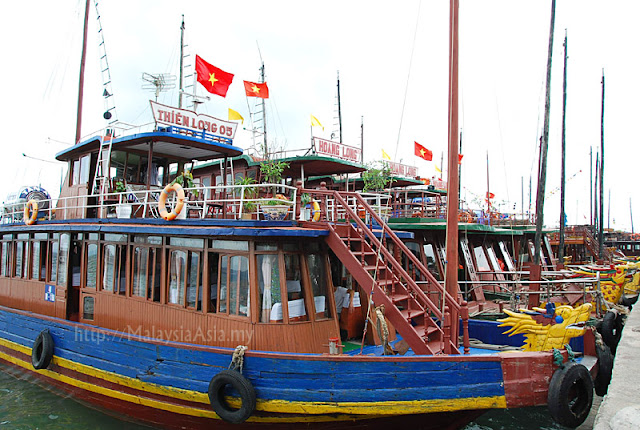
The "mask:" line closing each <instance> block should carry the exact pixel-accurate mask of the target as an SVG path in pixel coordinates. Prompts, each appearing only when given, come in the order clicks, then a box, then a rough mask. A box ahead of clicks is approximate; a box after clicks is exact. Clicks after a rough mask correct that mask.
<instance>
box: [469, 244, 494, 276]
mask: <svg viewBox="0 0 640 430" xmlns="http://www.w3.org/2000/svg"><path fill="white" fill-rule="evenodd" d="M473 254H474V255H475V257H476V266H477V271H478V272H491V267H490V266H489V260H487V256H486V255H485V253H484V249H482V246H476V247H475V248H473Z"/></svg>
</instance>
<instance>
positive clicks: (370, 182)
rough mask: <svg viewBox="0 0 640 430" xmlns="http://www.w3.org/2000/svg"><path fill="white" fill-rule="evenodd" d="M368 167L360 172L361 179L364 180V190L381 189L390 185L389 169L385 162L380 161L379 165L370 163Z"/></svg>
mask: <svg viewBox="0 0 640 430" xmlns="http://www.w3.org/2000/svg"><path fill="white" fill-rule="evenodd" d="M377 166H380V167H377ZM368 167H369V168H368V170H366V171H364V172H362V174H361V177H362V181H363V182H364V189H363V191H364V192H367V191H382V190H384V189H385V188H387V187H389V186H391V183H392V181H393V179H392V178H391V169H389V166H388V165H387V164H386V163H382V164H381V165H380V164H376V163H372V164H370V165H369V166H368Z"/></svg>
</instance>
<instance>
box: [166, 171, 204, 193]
mask: <svg viewBox="0 0 640 430" xmlns="http://www.w3.org/2000/svg"><path fill="white" fill-rule="evenodd" d="M173 184H180V185H181V186H182V187H183V188H195V186H196V184H195V183H194V182H193V174H192V173H191V171H190V170H185V171H184V172H182V174H181V175H178V176H176V178H175V179H174V180H173V181H171V185H173ZM191 192H192V193H193V195H194V196H195V197H196V198H197V197H198V190H193V191H191Z"/></svg>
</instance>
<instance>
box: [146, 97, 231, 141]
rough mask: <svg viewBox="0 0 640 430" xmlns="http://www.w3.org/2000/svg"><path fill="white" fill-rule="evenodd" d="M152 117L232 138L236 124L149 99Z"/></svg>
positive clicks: (159, 120) (160, 122) (160, 120)
mask: <svg viewBox="0 0 640 430" xmlns="http://www.w3.org/2000/svg"><path fill="white" fill-rule="evenodd" d="M149 102H150V103H151V110H152V111H153V118H154V119H155V120H156V123H157V124H164V125H169V126H177V127H182V128H187V129H189V130H193V131H206V132H207V133H211V134H215V135H217V136H222V137H229V138H231V139H233V137H234V136H235V134H236V129H237V128H238V124H237V123H235V122H230V121H223V120H221V119H218V118H214V117H212V116H209V115H205V114H201V113H196V112H193V111H190V110H186V109H178V108H174V107H171V106H165V105H162V104H160V103H156V102H154V101H153V100H149Z"/></svg>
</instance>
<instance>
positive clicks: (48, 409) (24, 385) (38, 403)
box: [0, 364, 150, 430]
mask: <svg viewBox="0 0 640 430" xmlns="http://www.w3.org/2000/svg"><path fill="white" fill-rule="evenodd" d="M39 382H40V381H39V380H38V379H37V378H36V377H35V376H33V375H30V374H26V373H24V372H20V371H17V370H15V369H13V368H9V367H7V366H6V365H4V364H0V430H36V429H42V430H57V429H60V430H63V429H64V430H76V429H77V430H80V429H82V430H87V429H95V430H149V429H150V427H146V426H142V425H136V424H133V423H129V422H126V421H122V420H119V419H117V418H114V417H112V416H109V415H106V414H104V413H102V412H100V411H97V410H95V409H92V408H89V407H87V406H84V405H82V404H80V403H78V402H76V401H75V400H72V399H71V398H69V397H68V396H65V395H64V393H62V394H61V392H60V391H53V390H51V391H50V390H49V389H44V388H42V387H41V386H40V385H38V383H39Z"/></svg>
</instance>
